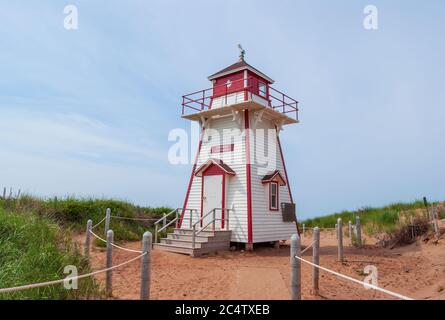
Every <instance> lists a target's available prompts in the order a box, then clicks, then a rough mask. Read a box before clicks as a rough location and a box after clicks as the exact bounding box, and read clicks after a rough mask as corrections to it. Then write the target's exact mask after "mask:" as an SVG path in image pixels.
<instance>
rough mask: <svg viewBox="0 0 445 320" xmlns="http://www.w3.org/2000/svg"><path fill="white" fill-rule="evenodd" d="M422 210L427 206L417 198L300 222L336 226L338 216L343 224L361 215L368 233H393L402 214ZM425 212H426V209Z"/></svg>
mask: <svg viewBox="0 0 445 320" xmlns="http://www.w3.org/2000/svg"><path fill="white" fill-rule="evenodd" d="M421 210H425V206H424V204H423V201H422V200H417V201H414V202H411V203H393V204H390V205H387V206H384V207H381V208H372V207H366V208H363V209H360V210H356V211H342V212H338V213H334V214H331V215H327V216H323V217H316V218H311V219H306V220H304V221H301V222H300V223H301V224H303V223H304V224H305V225H306V226H307V227H316V226H318V227H320V228H334V227H335V224H336V223H337V219H338V218H341V219H342V220H343V224H347V223H348V221H352V223H355V220H356V219H355V218H356V216H360V221H361V225H362V226H363V230H364V231H365V232H366V233H368V234H374V233H378V232H386V233H391V232H394V231H395V230H396V229H397V228H398V222H399V219H400V218H399V217H400V215H405V216H406V215H407V216H410V215H413V216H414V215H416V214H418V213H419V211H421ZM442 210H443V209H442V208H441V211H440V212H439V215H443V214H444V212H443V211H442ZM423 214H426V210H425V212H424V213H423Z"/></svg>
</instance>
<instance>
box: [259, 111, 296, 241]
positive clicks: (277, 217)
mask: <svg viewBox="0 0 445 320" xmlns="http://www.w3.org/2000/svg"><path fill="white" fill-rule="evenodd" d="M252 118H253V117H250V119H252ZM252 122H253V121H251V123H252ZM254 129H260V130H259V131H257V130H253V131H252V136H254V139H251V159H254V160H252V161H251V162H252V164H251V181H252V182H251V186H252V187H251V189H252V229H253V242H255V243H257V242H267V241H277V240H286V239H289V238H290V236H291V235H292V234H294V233H295V232H296V226H295V223H293V222H283V219H282V213H281V207H280V208H279V211H271V210H269V186H268V185H267V184H265V185H263V184H262V182H261V179H262V178H263V177H264V175H266V174H267V173H271V172H273V171H275V170H279V171H280V173H281V174H282V176H283V177H285V171H284V166H283V162H282V160H281V154H280V150H279V146H278V143H277V139H276V133H275V127H274V124H273V123H272V122H270V121H269V120H266V119H263V120H262V122H258V123H257V125H256V128H254ZM268 129H271V131H270V133H269V132H268ZM264 130H266V131H264ZM269 140H270V141H269ZM261 153H262V154H266V155H268V154H270V156H271V158H272V160H270V159H269V161H268V162H269V163H268V164H265V163H264V162H265V160H264V159H267V157H264V158H263V157H261ZM274 153H275V154H274ZM254 156H255V158H254ZM274 162H275V163H274ZM279 189H280V192H279V203H280V204H281V202H291V199H290V194H289V190H288V187H287V186H280V188H279Z"/></svg>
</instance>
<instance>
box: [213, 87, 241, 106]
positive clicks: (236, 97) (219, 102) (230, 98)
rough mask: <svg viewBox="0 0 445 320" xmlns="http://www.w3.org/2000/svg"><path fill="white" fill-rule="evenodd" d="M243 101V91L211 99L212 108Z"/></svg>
mask: <svg viewBox="0 0 445 320" xmlns="http://www.w3.org/2000/svg"><path fill="white" fill-rule="evenodd" d="M241 102H244V91H239V92H235V93H231V94H228V95H227V99H226V96H221V97H217V98H215V99H213V102H212V109H216V108H221V107H224V106H228V105H233V104H236V103H241Z"/></svg>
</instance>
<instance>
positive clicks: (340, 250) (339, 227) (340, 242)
mask: <svg viewBox="0 0 445 320" xmlns="http://www.w3.org/2000/svg"><path fill="white" fill-rule="evenodd" d="M337 239H338V261H339V262H343V223H342V220H341V218H338V220H337Z"/></svg>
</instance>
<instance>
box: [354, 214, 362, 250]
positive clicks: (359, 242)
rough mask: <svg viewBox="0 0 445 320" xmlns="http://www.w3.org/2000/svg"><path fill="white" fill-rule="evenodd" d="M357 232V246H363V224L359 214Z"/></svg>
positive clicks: (356, 223) (356, 225) (356, 222)
mask: <svg viewBox="0 0 445 320" xmlns="http://www.w3.org/2000/svg"><path fill="white" fill-rule="evenodd" d="M355 232H356V233H357V235H356V241H357V246H358V247H361V246H362V226H361V223H360V217H359V216H357V218H356V219H355Z"/></svg>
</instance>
